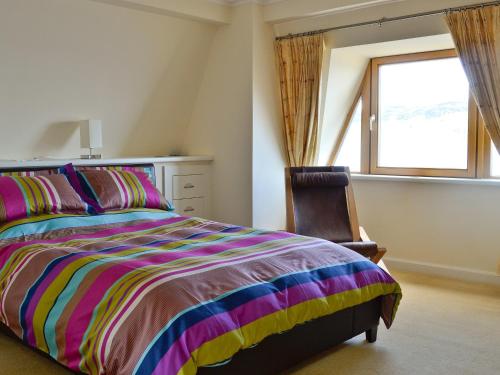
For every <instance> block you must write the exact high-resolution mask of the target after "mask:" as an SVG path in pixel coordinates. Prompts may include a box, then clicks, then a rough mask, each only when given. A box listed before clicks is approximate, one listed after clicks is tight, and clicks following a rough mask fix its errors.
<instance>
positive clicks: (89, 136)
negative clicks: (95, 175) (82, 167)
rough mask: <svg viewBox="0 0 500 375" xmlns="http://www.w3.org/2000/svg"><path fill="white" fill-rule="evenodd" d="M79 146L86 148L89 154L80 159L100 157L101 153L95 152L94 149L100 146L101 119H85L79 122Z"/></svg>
mask: <svg viewBox="0 0 500 375" xmlns="http://www.w3.org/2000/svg"><path fill="white" fill-rule="evenodd" d="M80 146H81V148H88V149H89V154H88V155H82V156H81V158H82V159H100V158H101V154H95V153H94V149H96V148H102V121H101V120H85V121H81V122H80Z"/></svg>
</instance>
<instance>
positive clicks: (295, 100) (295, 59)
mask: <svg viewBox="0 0 500 375" xmlns="http://www.w3.org/2000/svg"><path fill="white" fill-rule="evenodd" d="M323 49H324V38H323V35H322V34H317V35H309V36H301V37H296V38H289V39H281V40H277V41H276V56H277V62H278V70H279V78H280V89H281V104H282V105H281V107H282V111H283V120H284V121H283V128H284V136H285V144H286V149H287V156H288V164H289V165H290V166H292V167H295V166H304V165H314V163H315V161H316V157H317V152H318V132H319V125H318V107H319V90H320V80H321V65H322V62H323Z"/></svg>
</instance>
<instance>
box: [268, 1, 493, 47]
mask: <svg viewBox="0 0 500 375" xmlns="http://www.w3.org/2000/svg"><path fill="white" fill-rule="evenodd" d="M488 5H500V0H496V1H489V2H485V3H479V4H472V5H464V6H461V7H454V8H445V9H439V10H431V11H428V12H421V13H414V14H407V15H405V16H398V17H389V18H387V17H382V18H380V19H378V20H372V21H365V22H358V23H353V24H350V25H342V26H334V27H328V28H326V29H319V30H313V31H306V32H302V33H296V34H287V35H283V36H277V37H276V40H281V39H290V38H295V37H298V36H307V35H315V34H321V33H326V32H328V31H334V30H342V29H350V28H354V27H361V26H371V25H378V26H382V24H384V23H387V22H395V21H404V20H407V19H411V18H420V17H428V16H435V15H437V14H445V13H448V12H454V11H460V10H467V9H475V8H482V7H485V6H488Z"/></svg>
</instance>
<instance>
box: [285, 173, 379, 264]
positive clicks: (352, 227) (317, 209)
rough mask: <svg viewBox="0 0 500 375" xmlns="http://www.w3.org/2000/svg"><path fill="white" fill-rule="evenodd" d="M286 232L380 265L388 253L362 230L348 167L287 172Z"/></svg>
mask: <svg viewBox="0 0 500 375" xmlns="http://www.w3.org/2000/svg"><path fill="white" fill-rule="evenodd" d="M285 178H286V200H287V230H288V231H289V232H293V233H297V234H301V235H305V236H310V237H318V238H323V239H325V240H328V241H332V242H335V243H337V244H339V245H342V246H345V247H347V248H349V249H351V250H354V251H356V252H358V253H360V254H362V255H364V256H365V257H367V258H370V259H371V260H372V261H373V262H375V263H378V262H379V261H380V259H382V257H383V256H384V254H385V253H386V251H387V250H386V249H384V248H380V247H378V246H377V244H376V243H375V242H373V241H370V239H369V238H368V236H367V235H366V232H365V231H364V229H363V228H361V227H359V224H358V216H357V212H356V204H355V202H354V194H353V190H352V186H351V174H350V172H349V168H348V167H291V168H286V170H285Z"/></svg>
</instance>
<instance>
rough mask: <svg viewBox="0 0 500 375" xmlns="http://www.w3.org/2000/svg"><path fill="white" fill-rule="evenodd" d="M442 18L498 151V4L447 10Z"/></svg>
mask: <svg viewBox="0 0 500 375" xmlns="http://www.w3.org/2000/svg"><path fill="white" fill-rule="evenodd" d="M445 19H446V22H447V24H448V27H449V29H450V32H451V35H452V37H453V40H454V42H455V47H456V49H457V52H458V55H459V57H460V61H461V62H462V65H463V67H464V70H465V74H466V75H467V79H468V81H469V85H470V90H471V92H472V95H473V97H474V99H475V100H476V103H477V105H478V107H479V111H480V112H481V115H482V117H483V120H484V123H485V125H486V129H487V130H488V133H489V135H490V137H491V139H492V141H493V143H494V144H495V146H496V148H497V150H498V152H500V66H499V65H498V63H499V61H500V34H499V33H500V7H499V6H496V5H493V6H483V7H479V8H475V9H468V10H460V11H456V12H450V13H448V14H447V15H446V16H445Z"/></svg>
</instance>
